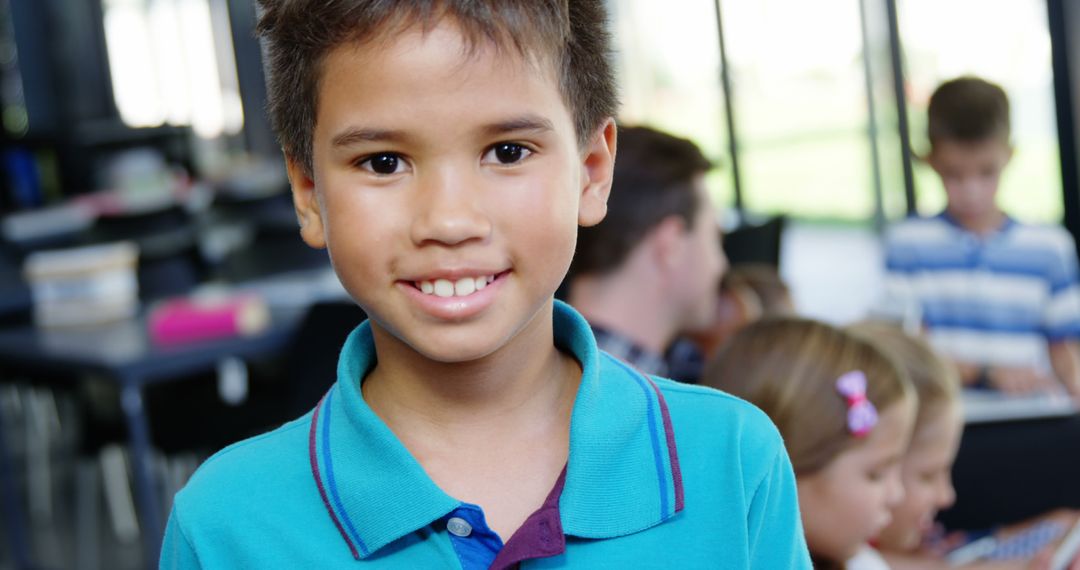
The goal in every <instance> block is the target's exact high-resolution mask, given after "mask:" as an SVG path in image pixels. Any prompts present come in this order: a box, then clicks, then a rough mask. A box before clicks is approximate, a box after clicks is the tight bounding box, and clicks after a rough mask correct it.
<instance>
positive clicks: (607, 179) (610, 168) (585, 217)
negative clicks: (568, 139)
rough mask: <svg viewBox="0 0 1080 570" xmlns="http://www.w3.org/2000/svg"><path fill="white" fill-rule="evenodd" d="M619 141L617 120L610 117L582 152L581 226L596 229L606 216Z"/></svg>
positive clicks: (579, 209) (579, 222)
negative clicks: (594, 227)
mask: <svg viewBox="0 0 1080 570" xmlns="http://www.w3.org/2000/svg"><path fill="white" fill-rule="evenodd" d="M616 139H617V129H616V128H615V119H614V118H612V117H608V118H607V120H605V121H604V124H602V125H600V127H599V128H597V129H596V131H595V132H594V133H593V135H592V137H590V138H589V142H588V145H587V146H586V147H585V148H584V149H583V153H582V168H581V199H580V200H579V203H578V225H580V226H582V227H588V226H595V225H596V224H599V223H600V221H601V220H603V219H604V216H605V215H607V201H608V196H609V195H610V194H611V178H612V175H613V174H614V169H615V147H616V143H617V140H616Z"/></svg>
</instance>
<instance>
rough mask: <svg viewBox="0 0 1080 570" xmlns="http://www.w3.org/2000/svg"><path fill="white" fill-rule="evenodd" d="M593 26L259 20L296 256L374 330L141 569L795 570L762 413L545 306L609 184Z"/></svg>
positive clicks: (378, 5) (777, 468)
mask: <svg viewBox="0 0 1080 570" xmlns="http://www.w3.org/2000/svg"><path fill="white" fill-rule="evenodd" d="M602 4H603V3H602V2H600V1H591V0H589V1H585V0H582V1H578V0H571V1H569V2H566V1H565V0H563V1H557V0H552V1H538V0H518V1H508V0H488V1H481V2H477V1H475V0H473V1H468V2H466V1H449V0H447V1H443V2H437V1H435V2H432V1H427V2H425V1H420V0H410V1H393V2H391V1H379V0H367V1H364V0H345V1H340V2H332V3H327V2H324V1H321V0H320V1H316V0H295V1H289V0H264V1H263V2H262V6H263V9H264V12H263V15H262V19H261V21H260V25H259V29H260V32H261V33H262V35H263V37H264V39H265V40H266V42H267V48H268V51H267V53H268V54H269V69H270V94H271V104H270V110H271V114H272V117H273V120H274V124H275V128H276V129H277V131H278V133H279V136H280V138H281V141H282V146H283V148H284V152H285V155H286V159H287V162H288V171H289V179H290V181H291V184H292V189H293V196H294V201H295V205H296V211H297V215H298V218H299V220H300V226H301V230H300V233H301V236H302V237H303V239H304V240H305V241H306V242H307V243H308V244H309V245H311V246H313V247H319V248H323V247H325V248H326V249H327V250H328V252H329V255H330V259H331V261H332V263H333V266H334V269H335V271H336V273H337V275H338V277H339V278H340V280H341V282H342V283H343V284H344V286H345V288H346V290H347V291H348V292H349V293H350V295H351V296H352V297H353V298H354V299H355V300H356V301H357V303H358V304H360V305H361V307H362V308H363V309H364V310H365V312H366V313H367V314H368V315H369V317H370V320H369V321H368V322H366V323H364V324H363V325H361V326H360V327H358V328H357V329H356V330H355V331H354V332H353V333H352V334H351V335H350V336H349V338H348V339H347V340H346V343H345V346H344V347H343V348H342V352H341V357H340V361H339V365H338V381H337V384H336V385H335V386H334V387H333V388H332V389H331V390H330V391H329V392H328V393H327V394H326V396H325V397H324V398H323V400H322V401H321V402H320V403H319V404H318V406H316V408H315V409H314V410H313V411H312V412H311V413H309V414H307V415H306V416H304V417H302V418H300V419H298V420H296V421H294V422H291V423H289V424H286V425H285V426H282V427H281V428H279V429H277V430H275V431H273V432H271V433H268V434H265V435H263V436H260V437H257V438H254V439H251V440H247V441H244V442H240V443H238V444H236V445H233V446H231V447H229V448H227V449H225V450H223V451H222V452H220V453H218V454H217V455H215V456H214V457H212V458H211V459H210V460H208V461H207V462H206V463H205V464H204V465H203V466H202V467H201V468H200V469H199V471H198V472H197V473H196V474H195V475H194V476H193V478H192V480H191V481H190V482H189V484H188V485H187V486H186V487H185V489H184V490H182V491H181V492H180V493H179V494H178V495H177V497H176V499H175V502H174V507H173V511H172V514H171V515H170V521H169V527H168V530H167V532H166V537H165V546H164V548H163V552H162V562H161V565H162V567H167V568H195V567H213V568H239V567H250V568H324V567H334V566H338V565H343V564H346V563H349V562H353V561H354V560H355V561H359V562H363V563H366V564H370V565H371V566H373V567H379V568H443V567H449V568H457V567H461V568H489V567H490V568H508V567H516V566H528V567H554V566H558V567H563V566H571V567H583V568H584V567H588V568H595V567H599V566H602V565H610V566H611V567H630V566H633V567H659V566H666V565H669V564H668V563H669V562H673V561H675V562H673V563H675V565H677V566H684V567H693V566H701V565H709V566H715V567H730V568H735V567H749V566H751V565H753V566H755V567H757V566H759V565H760V566H761V567H768V568H780V567H783V568H788V567H793V566H795V567H809V561H808V559H807V556H806V550H805V545H804V543H803V540H802V538H801V536H802V533H801V529H800V528H799V522H798V521H799V518H798V510H797V506H796V504H795V491H794V479H793V476H792V473H791V467H790V463H789V461H788V459H787V456H786V454H785V452H784V450H783V447H782V443H781V441H780V439H779V437H778V434H777V432H776V430H775V428H773V426H772V425H771V424H770V423H769V422H768V420H767V418H765V417H764V415H763V414H761V413H760V412H759V411H758V410H756V409H755V408H753V407H751V406H749V405H748V404H746V403H744V402H741V401H738V400H736V399H734V398H731V397H729V396H726V395H723V394H721V393H719V392H715V391H709V390H705V389H699V388H694V387H686V386H678V385H675V384H674V383H672V382H670V381H665V380H661V379H655V378H650V377H645V376H642V375H640V374H637V373H635V372H634V371H633V370H631V369H629V368H627V367H625V366H623V365H621V364H619V363H618V362H617V361H615V360H614V359H613V358H611V357H609V356H607V355H604V354H602V353H600V352H599V351H598V350H597V349H596V344H595V341H594V339H593V337H592V335H591V334H590V332H589V328H588V325H587V324H586V323H585V321H584V319H582V318H581V316H580V315H578V314H577V313H575V312H574V311H573V310H572V309H570V308H569V307H567V306H565V305H562V304H557V303H555V302H554V300H553V294H554V291H555V289H556V288H557V286H558V284H559V282H560V281H561V279H562V278H563V276H564V274H565V273H566V270H567V268H568V266H569V264H570V260H571V257H572V255H573V252H574V244H575V239H576V233H577V227H578V225H583V226H588V225H592V224H596V223H597V222H599V221H600V220H601V219H602V218H603V217H604V213H605V207H606V206H605V205H606V200H607V195H608V191H609V188H610V184H611V173H612V165H613V161H614V158H615V147H616V130H615V125H614V121H613V119H612V118H611V116H612V115H613V113H614V108H615V97H614V86H613V80H612V73H611V69H610V67H609V63H608V51H607V50H608V48H607V36H606V32H605V31H604V30H605V28H604V26H605V22H604V17H605V15H604V12H603V9H602Z"/></svg>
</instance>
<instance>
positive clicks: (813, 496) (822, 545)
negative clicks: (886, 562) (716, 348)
mask: <svg viewBox="0 0 1080 570" xmlns="http://www.w3.org/2000/svg"><path fill="white" fill-rule="evenodd" d="M703 383H704V384H706V385H709V386H713V387H716V388H720V389H722V390H725V391H727V392H729V393H731V394H734V395H736V396H740V397H742V398H745V399H747V400H749V401H750V402H751V403H753V404H756V405H757V406H759V407H761V409H762V410H764V411H765V413H766V414H768V415H769V417H770V418H772V420H773V422H775V423H776V425H777V427H778V428H779V429H780V434H781V435H782V436H783V438H784V443H785V445H786V446H787V449H788V453H789V455H790V456H791V461H792V465H793V466H794V468H795V478H796V484H797V486H798V493H799V506H800V509H801V511H802V519H803V527H804V530H805V532H806V541H807V545H808V546H809V548H810V553H811V556H812V557H813V558H814V561H815V567H817V568H843V567H844V566H845V564H846V562H847V561H848V560H849V559H851V558H852V557H854V556H856V554H858V553H860V552H861V551H863V550H864V549H865V548H866V544H867V542H868V541H869V540H870V539H872V538H873V537H875V536H877V534H878V533H879V532H880V531H881V530H882V529H884V528H885V527H886V526H887V525H888V523H889V521H890V519H891V517H892V515H891V510H892V508H893V507H894V506H896V505H897V504H898V503H899V502H900V500H901V499H902V498H903V493H904V491H903V486H902V485H901V481H900V459H901V457H902V456H903V454H904V450H905V449H906V448H907V444H908V440H909V438H910V434H911V427H912V422H913V420H914V415H915V395H914V393H913V391H912V389H911V386H910V383H909V381H908V380H907V376H906V374H905V373H904V372H903V370H902V369H900V368H899V367H898V366H897V365H896V364H895V363H894V362H893V361H892V360H891V359H890V358H889V357H888V356H886V355H885V354H884V353H882V352H881V351H880V350H879V349H878V348H877V347H876V346H874V345H873V344H871V343H869V342H867V341H865V340H862V339H860V338H858V337H856V336H855V335H852V334H850V333H848V332H845V331H843V330H840V329H837V328H835V327H832V326H830V325H826V324H824V323H819V322H816V321H811V320H806V319H797V318H790V317H783V318H772V319H766V320H763V321H759V322H757V323H754V324H751V325H749V326H748V327H746V328H744V329H743V330H742V331H740V332H739V333H738V334H736V335H735V337H734V338H733V339H732V340H731V341H730V342H729V343H728V344H727V346H726V347H725V348H724V349H723V350H722V351H721V352H720V354H719V355H718V357H717V358H716V360H714V361H713V362H712V363H710V365H709V366H708V367H707V368H706V370H705V375H704V378H703Z"/></svg>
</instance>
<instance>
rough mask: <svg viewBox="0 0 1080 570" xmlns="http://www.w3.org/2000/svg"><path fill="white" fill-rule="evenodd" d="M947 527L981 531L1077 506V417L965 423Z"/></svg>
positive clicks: (943, 516) (1079, 490)
mask: <svg viewBox="0 0 1080 570" xmlns="http://www.w3.org/2000/svg"><path fill="white" fill-rule="evenodd" d="M953 484H954V485H955V486H956V504H955V505H954V506H953V507H952V508H951V509H949V510H948V511H945V512H943V513H942V514H941V517H940V518H941V521H942V522H943V523H944V524H945V526H946V527H948V528H955V529H983V528H988V527H991V526H995V525H998V524H1007V523H1011V522H1017V521H1020V520H1023V519H1026V518H1030V517H1033V516H1036V515H1039V514H1042V513H1044V512H1046V511H1048V510H1050V509H1053V508H1058V507H1070V508H1080V415H1076V414H1072V415H1067V416H1061V417H1052V418H1040V419H1027V420H1013V421H997V422H987V423H979V424H968V425H967V426H965V428H964V435H963V438H962V439H961V442H960V452H959V453H958V454H957V456H956V465H955V466H954V467H953Z"/></svg>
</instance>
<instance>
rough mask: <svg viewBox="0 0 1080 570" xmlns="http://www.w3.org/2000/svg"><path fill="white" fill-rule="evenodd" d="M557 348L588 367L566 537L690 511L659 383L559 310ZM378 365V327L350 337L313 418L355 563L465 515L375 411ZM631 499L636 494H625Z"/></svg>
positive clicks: (576, 411)
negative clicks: (363, 387)
mask: <svg viewBox="0 0 1080 570" xmlns="http://www.w3.org/2000/svg"><path fill="white" fill-rule="evenodd" d="M554 329H555V344H556V345H557V346H558V347H559V348H560V349H562V350H564V351H566V352H568V353H569V354H571V355H573V356H574V358H576V359H577V360H578V362H579V363H581V366H582V378H581V385H580V387H579V389H578V394H577V398H576V400H575V402H574V408H573V412H572V415H571V421H570V457H569V460H568V463H567V467H566V478H565V485H564V488H563V492H562V495H561V497H560V499H559V511H560V518H561V521H562V527H563V531H564V532H565V533H566V534H568V535H574V536H579V537H583V538H610V537H615V536H622V535H626V534H630V533H633V532H638V531H641V530H644V529H647V528H650V527H652V526H655V525H657V524H659V523H661V522H663V521H665V520H667V519H669V518H671V517H672V516H674V515H675V514H676V513H677V512H678V511H680V510H682V502H683V495H682V479H681V472H680V470H679V464H678V457H677V453H676V450H675V439H674V433H673V431H672V427H671V419H670V416H669V415H668V412H667V405H666V403H665V402H664V399H663V397H662V396H661V394H660V391H659V389H657V387H656V385H655V384H654V383H653V381H652V380H651V379H650V378H648V377H646V376H644V375H642V374H640V373H638V372H636V371H634V370H633V369H631V368H630V367H629V366H627V365H626V364H624V363H622V362H619V361H617V360H616V359H614V358H612V357H611V356H608V355H604V354H601V353H600V352H599V350H597V347H596V341H595V339H594V338H593V335H592V332H591V330H590V328H589V325H588V323H586V322H585V319H584V318H582V316H581V315H579V314H578V313H577V312H576V311H574V310H573V309H572V308H570V307H569V306H568V305H565V304H563V303H562V302H560V301H555V308H554ZM374 365H375V347H374V341H373V338H372V334H371V327H370V325H369V324H368V323H366V322H365V323H363V324H361V325H360V326H359V327H357V328H356V330H354V331H353V332H352V333H351V334H350V335H349V337H348V339H346V341H345V346H344V347H343V349H342V351H341V357H340V359H339V361H338V382H337V384H336V385H335V386H334V387H333V388H332V389H331V390H330V391H329V392H328V393H327V395H326V396H325V397H324V399H323V401H321V402H320V403H319V405H318V406H317V407H316V409H315V412H314V413H313V414H312V424H311V429H310V436H309V444H310V447H309V457H308V460H309V461H310V463H311V466H312V475H313V477H314V479H315V483H316V486H317V487H318V490H319V494H320V497H321V498H322V501H323V504H324V506H325V507H326V509H327V512H328V514H329V516H330V517H331V519H332V520H333V522H334V524H335V526H336V527H337V528H338V531H339V532H340V533H341V535H342V537H343V538H344V539H345V542H346V543H347V545H348V547H349V549H350V551H352V554H353V556H354V557H356V558H365V557H367V556H368V555H370V554H371V553H373V552H375V551H377V550H378V549H380V548H382V547H383V546H386V545H387V544H390V543H391V542H393V541H395V540H397V539H398V538H401V537H403V536H405V535H407V534H409V533H411V532H413V531H415V530H418V529H420V528H422V527H424V526H427V525H429V524H431V523H432V522H434V521H436V520H438V519H440V518H441V517H443V516H445V515H446V514H448V513H449V512H450V511H452V510H453V509H455V508H457V507H458V506H460V505H461V502H460V501H458V500H457V499H454V498H453V497H450V496H449V495H447V494H446V493H444V492H443V491H442V490H441V489H440V488H439V487H438V486H437V485H435V483H434V482H433V481H432V480H431V479H430V478H429V477H428V476H427V474H426V473H425V472H424V470H423V468H422V467H421V466H420V464H419V463H418V462H417V461H416V459H415V458H413V456H412V455H411V454H410V453H409V451H408V450H407V449H406V448H405V447H404V445H402V443H401V442H400V441H399V440H398V439H397V437H396V436H394V434H393V432H391V431H390V429H389V427H387V426H386V424H385V423H383V422H382V420H381V419H379V417H378V416H377V415H376V414H375V413H374V411H372V410H371V408H370V407H368V405H367V403H366V402H364V399H363V397H362V394H361V391H360V380H361V379H362V378H363V377H364V376H365V375H366V374H367V373H368V372H369V371H370V370H371V369H372V368H373V367H374ZM628 490H633V492H628Z"/></svg>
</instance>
